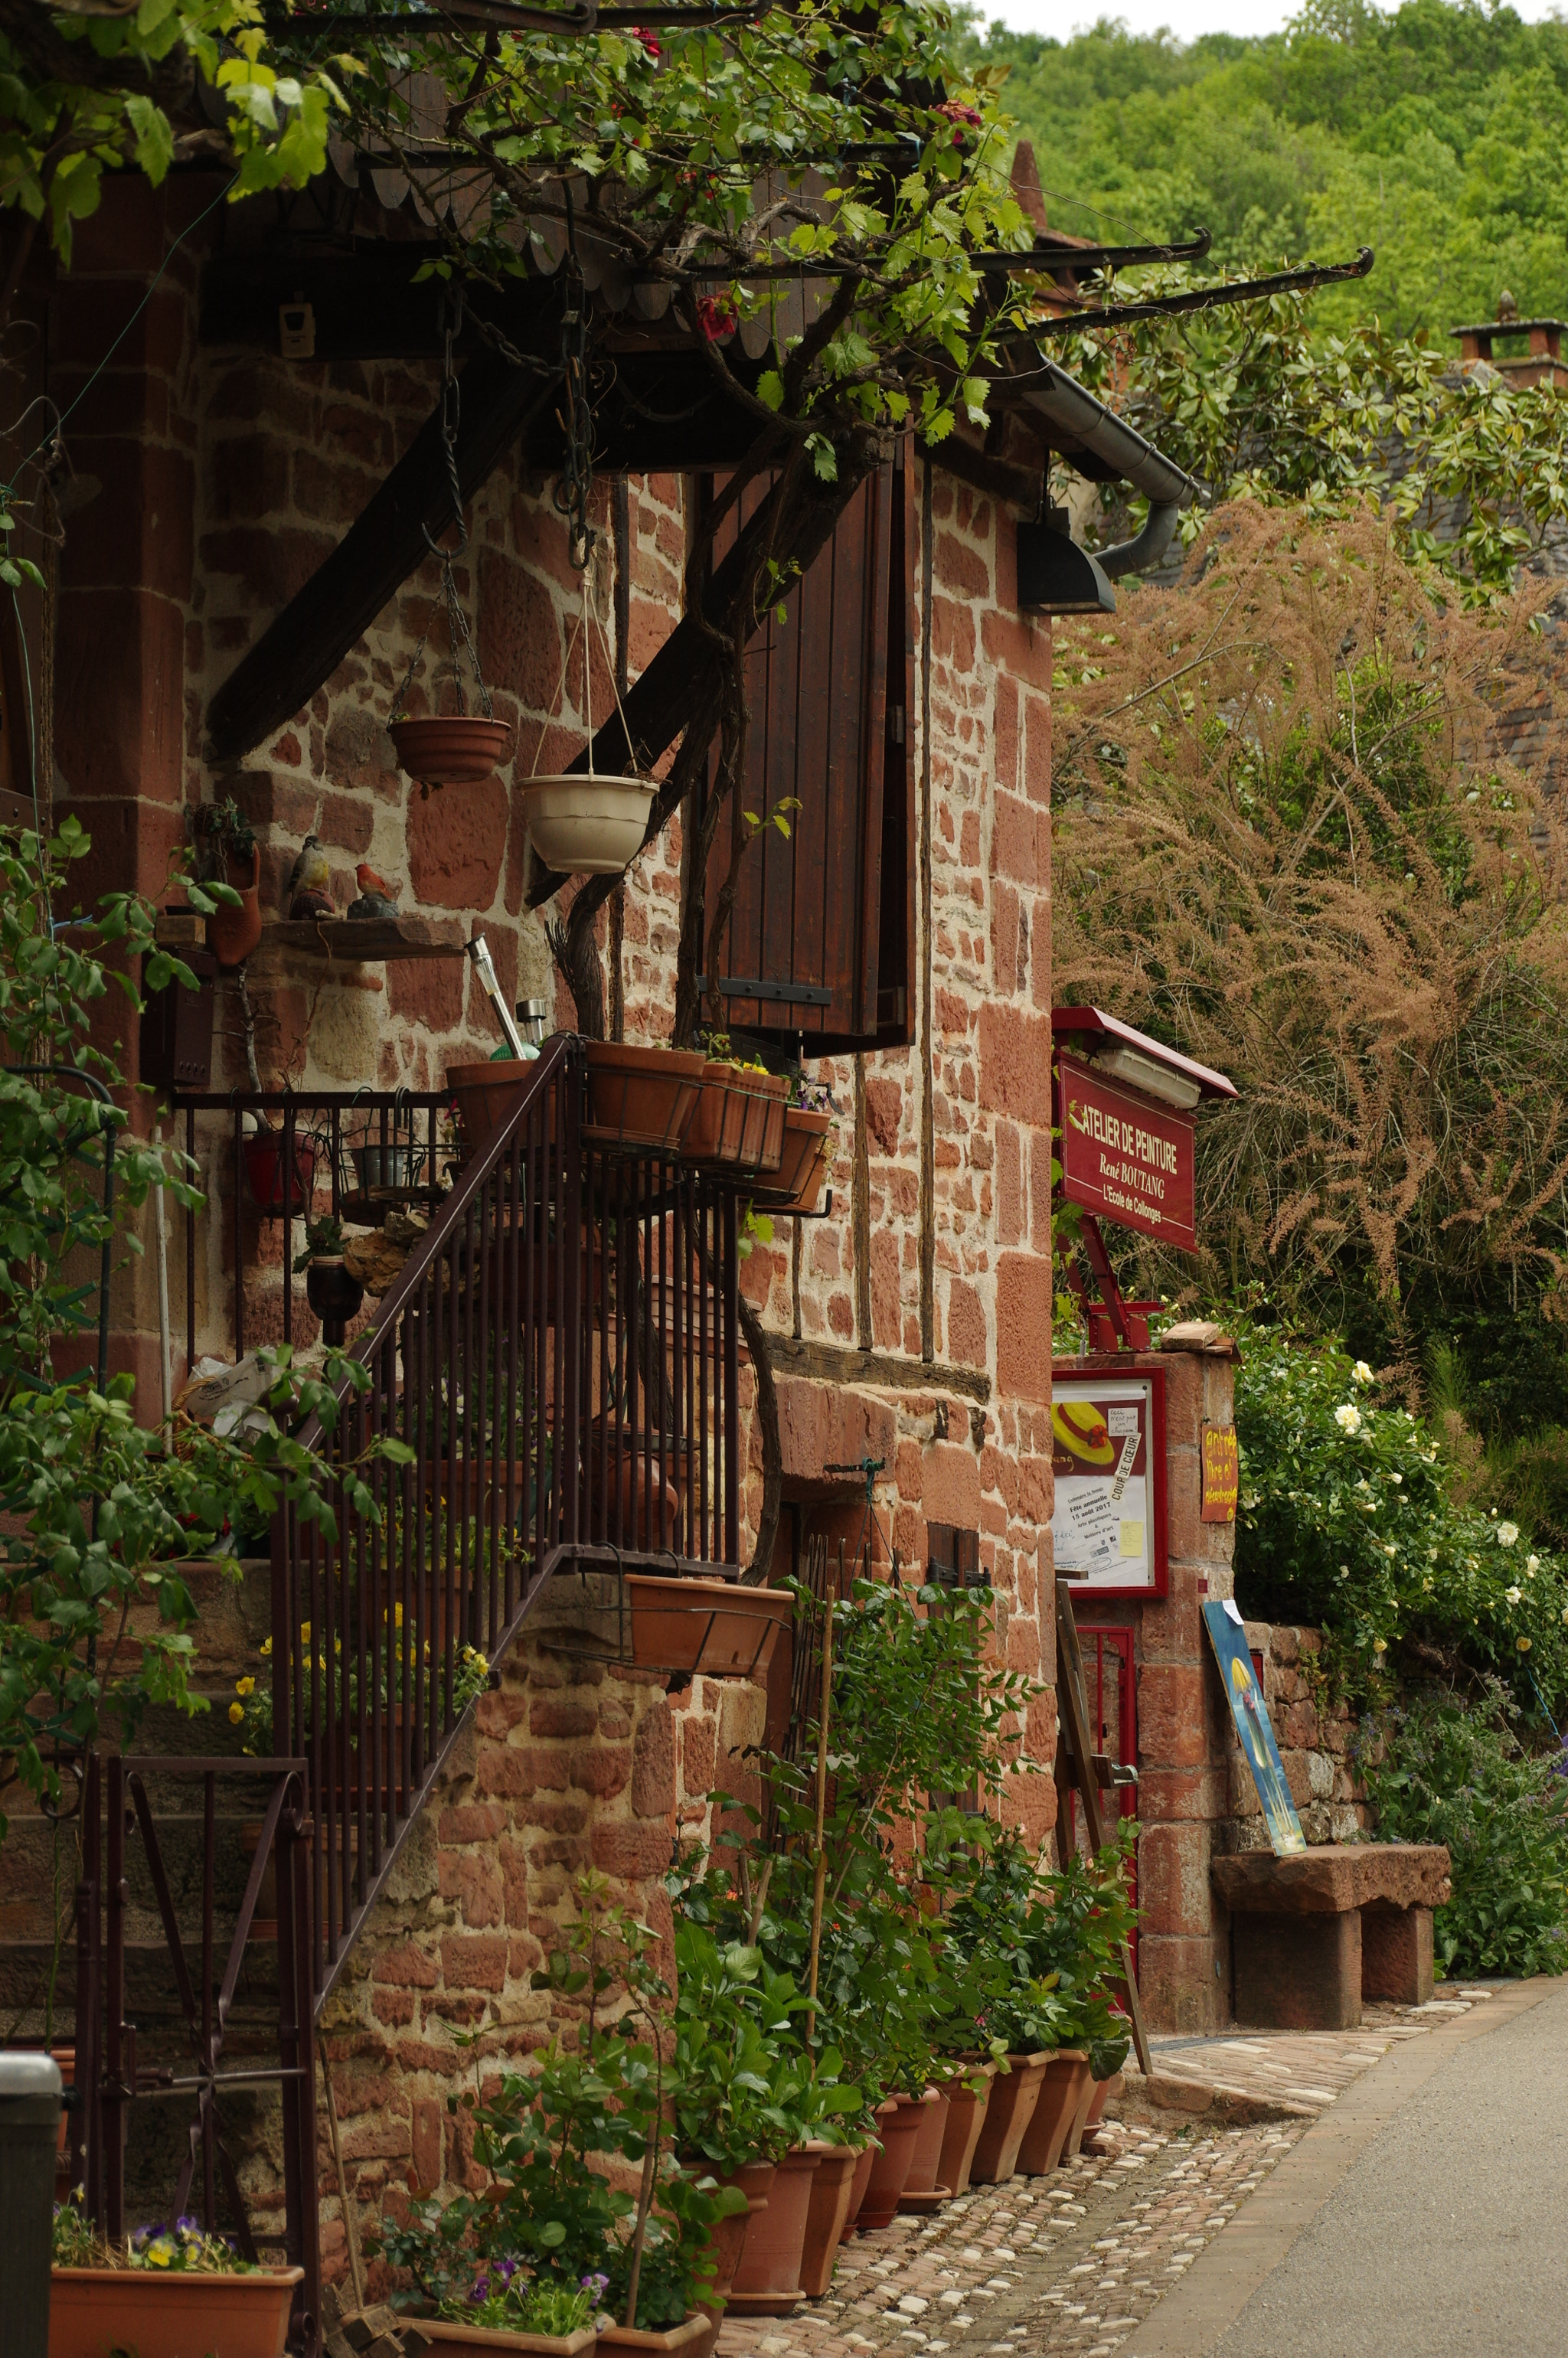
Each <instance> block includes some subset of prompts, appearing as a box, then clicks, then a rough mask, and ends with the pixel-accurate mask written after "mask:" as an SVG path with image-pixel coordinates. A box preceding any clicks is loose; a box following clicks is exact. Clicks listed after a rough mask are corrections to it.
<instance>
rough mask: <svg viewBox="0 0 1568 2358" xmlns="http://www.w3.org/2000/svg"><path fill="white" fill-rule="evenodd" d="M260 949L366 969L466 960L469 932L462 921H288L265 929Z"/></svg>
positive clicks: (293, 918) (442, 919) (443, 919)
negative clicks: (406, 961)
mask: <svg viewBox="0 0 1568 2358" xmlns="http://www.w3.org/2000/svg"><path fill="white" fill-rule="evenodd" d="M260 946H261V948H262V949H263V950H264V951H265V950H269V949H278V950H296V951H297V950H308V951H312V952H314V953H315V955H316V956H317V957H332V958H348V959H353V960H355V961H357V962H358V963H360V964H362V965H363V964H366V963H369V962H371V961H373V960H374V961H386V962H391V961H392V960H395V959H400V958H401V959H409V958H449V957H463V956H464V954H465V952H466V951H467V949H468V931H467V926H466V924H465V921H464V920H463V919H462V918H461V917H287V918H281V919H279V921H278V922H277V923H276V925H265V926H264V927H263V929H262V937H261V945H260Z"/></svg>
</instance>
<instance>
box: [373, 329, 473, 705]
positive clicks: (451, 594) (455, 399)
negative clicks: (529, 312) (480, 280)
mask: <svg viewBox="0 0 1568 2358" xmlns="http://www.w3.org/2000/svg"><path fill="white" fill-rule="evenodd" d="M462 324H463V298H462V291H461V289H460V288H454V289H453V290H452V291H451V292H449V295H448V297H447V304H446V357H445V360H444V362H443V364H442V372H441V455H442V457H443V459H444V460H445V461H446V467H447V482H448V485H449V489H450V491H451V495H452V525H453V526H454V527H455V528H456V531H457V535H458V539H457V546H456V547H455V548H449V547H447V546H445V544H444V543H443V541H441V540H440V539H438V537H437V535H435V534H434V533H433V532H432V531H431V530H430V527H429V525H427V524H426V523H425V521H424V519H423V518H421V519H420V524H419V529H420V531H421V532H422V533H423V534H424V535H425V546H426V547H427V549H428V550H429V552H430V554H431V556H432V557H439V558H440V560H441V590H442V594H443V596H444V599H445V601H446V608H447V661H448V664H449V667H450V670H451V675H452V677H453V678H454V679H455V680H456V682H457V684H458V693H459V695H460V696H461V694H462V673H461V672H460V669H459V667H458V649H459V648H460V647H461V649H462V650H463V652H464V654H466V655H467V656H468V662H469V669H470V672H471V673H472V674H473V684H474V687H475V689H476V691H477V693H478V696H479V700H480V704H481V708H482V710H483V713H484V718H485V719H487V720H491V719H494V717H495V716H494V707H493V706H492V701H491V695H490V690H489V688H488V687H486V686H485V684H484V674H483V673H482V672H481V669H480V667H479V650H478V649H477V648H476V646H475V645H474V643H473V634H472V633H471V632H470V629H469V622H468V616H467V615H466V614H465V613H464V611H463V610H462V605H461V602H460V600H459V597H458V585H457V579H456V577H455V576H454V574H453V571H452V566H453V562H454V560H455V559H456V558H458V557H460V556H461V555H462V553H463V551H464V550H465V549H466V548H467V546H468V545H469V535H468V526H467V525H466V524H465V523H464V522H463V492H462V484H461V481H460V479H459V475H458V428H459V427H460V424H461V422H462V387H461V385H460V384H459V382H458V376H457V371H456V369H455V368H454V366H453V362H452V346H453V344H454V342H455V341H456V339H457V337H458V336H459V335H460V333H461V331H462ZM445 529H446V527H443V530H445ZM429 635H430V625H429V624H428V622H427V623H426V625H425V628H424V629H423V630H422V631H421V632H420V633H419V644H418V645H417V646H416V648H415V650H414V654H413V656H412V658H411V660H410V662H409V665H408V669H407V670H406V672H405V674H404V676H403V685H402V686H401V687H399V689H398V691H397V695H396V697H395V699H394V702H393V707H392V719H394V720H398V719H402V717H403V708H404V706H405V705H406V702H407V700H408V691H409V689H410V688H411V687H413V685H414V675H415V673H416V671H417V670H418V668H419V663H420V659H421V657H422V656H423V654H424V653H425V642H426V640H427V638H428V637H429ZM437 676H439V667H438V671H437ZM464 702H465V704H466V702H467V699H466V698H464Z"/></svg>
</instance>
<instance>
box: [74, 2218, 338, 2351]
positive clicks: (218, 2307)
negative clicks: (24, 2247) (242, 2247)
mask: <svg viewBox="0 0 1568 2358" xmlns="http://www.w3.org/2000/svg"><path fill="white" fill-rule="evenodd" d="M304 2273H305V2272H304V2270H303V2269H302V2268H263V2267H259V2266H256V2265H255V2264H254V2262H251V2261H247V2260H243V2259H241V2258H240V2256H239V2255H238V2253H237V2252H236V2251H235V2250H234V2248H233V2246H232V2244H229V2243H228V2242H226V2241H225V2240H224V2239H223V2238H222V2237H221V2236H218V2235H209V2234H203V2232H202V2230H201V2228H200V2226H199V2225H198V2224H197V2223H196V2221H195V2220H194V2219H177V2220H176V2221H175V2222H174V2223H173V2225H172V2226H165V2225H158V2226H152V2227H140V2228H138V2229H137V2230H136V2232H135V2234H134V2235H132V2236H131V2237H130V2239H129V2241H128V2242H127V2244H125V2246H124V2249H123V2250H121V2249H117V2248H115V2247H114V2246H112V2245H110V2244H106V2243H104V2242H103V2241H102V2240H101V2238H100V2237H99V2236H98V2234H97V2233H96V2231H95V2229H94V2228H93V2226H92V2222H91V2221H90V2220H88V2219H86V2218H84V2217H83V2216H82V2213H81V2211H80V2210H78V2208H77V2207H76V2205H75V2203H74V2202H69V2203H62V2204H61V2205H60V2206H59V2208H58V2209H57V2210H56V2212H55V2217H54V2264H53V2266H52V2267H51V2269H50V2273H49V2358H109V2354H110V2353H112V2352H114V2351H115V2350H121V2349H131V2350H135V2351H136V2352H137V2353H139V2358H190V2353H191V2352H192V2351H198V2352H200V2351H203V2350H212V2351H222V2353H223V2358H283V2348H284V2342H285V2339H286V2337H287V2332H288V2319H289V2311H290V2309H292V2307H293V2303H294V2288H295V2286H296V2285H297V2284H298V2283H299V2282H300V2281H301V2279H302V2277H303V2276H304Z"/></svg>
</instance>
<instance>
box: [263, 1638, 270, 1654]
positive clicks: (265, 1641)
mask: <svg viewBox="0 0 1568 2358" xmlns="http://www.w3.org/2000/svg"><path fill="white" fill-rule="evenodd" d="M271 1651H272V1639H270V1638H265V1639H263V1641H262V1652H263V1653H264V1654H270V1653H271Z"/></svg>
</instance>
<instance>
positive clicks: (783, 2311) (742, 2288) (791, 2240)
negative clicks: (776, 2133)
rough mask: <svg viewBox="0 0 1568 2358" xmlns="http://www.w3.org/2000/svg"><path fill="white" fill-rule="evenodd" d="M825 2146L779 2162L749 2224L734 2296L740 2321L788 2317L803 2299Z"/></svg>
mask: <svg viewBox="0 0 1568 2358" xmlns="http://www.w3.org/2000/svg"><path fill="white" fill-rule="evenodd" d="M821 2160H822V2154H821V2150H820V2148H818V2149H817V2150H816V2152H813V2150H812V2148H811V2147H809V2146H804V2145H801V2146H796V2147H794V2149H793V2150H792V2151H791V2152H789V2153H786V2154H785V2156H784V2159H783V2160H782V2161H781V2162H780V2163H779V2166H778V2169H777V2170H776V2171H775V2173H774V2176H773V2185H772V2186H771V2187H770V2188H769V2190H768V2199H767V2201H766V2202H765V2203H764V2204H763V2206H762V2209H761V2210H760V2211H753V2212H751V2213H750V2215H749V2216H748V2219H747V2222H746V2241H745V2244H744V2246H743V2247H742V2250H741V2264H740V2266H739V2267H738V2268H737V2269H736V2271H735V2282H734V2287H733V2289H732V2290H731V2292H730V2314H731V2315H732V2316H735V2317H787V2316H788V2315H789V2313H790V2311H791V2310H792V2309H794V2308H795V2304H796V2302H797V2301H798V2300H799V2299H800V2297H801V2284H800V2264H801V2255H802V2254H803V2253H804V2251H805V2249H806V2219H807V2217H808V2215H809V2212H810V2210H811V2181H812V2179H813V2178H814V2177H815V2176H816V2170H817V2169H818V2167H819V2165H820V2163H821Z"/></svg>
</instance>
